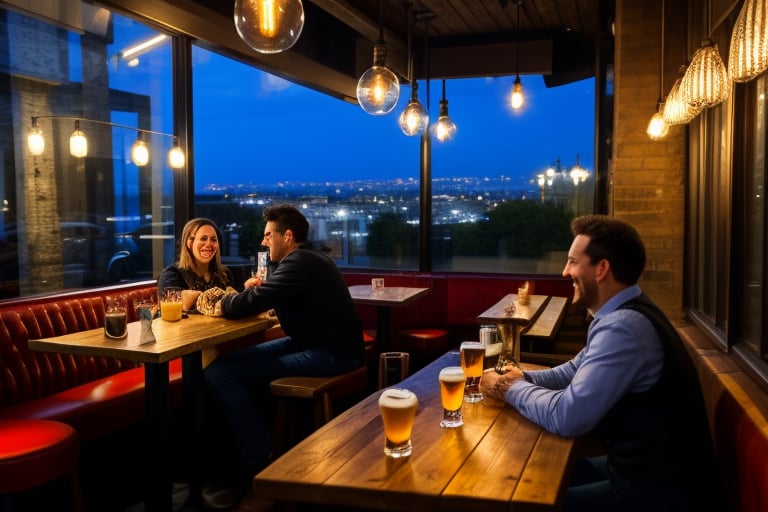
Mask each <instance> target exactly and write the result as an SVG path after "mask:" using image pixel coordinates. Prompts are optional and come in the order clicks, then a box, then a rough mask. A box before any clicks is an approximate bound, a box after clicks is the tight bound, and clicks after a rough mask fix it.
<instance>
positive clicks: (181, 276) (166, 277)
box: [157, 262, 234, 293]
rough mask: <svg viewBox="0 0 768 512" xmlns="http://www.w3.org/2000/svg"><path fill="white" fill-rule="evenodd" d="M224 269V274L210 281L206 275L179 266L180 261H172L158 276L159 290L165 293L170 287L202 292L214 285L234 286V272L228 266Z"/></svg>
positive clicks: (212, 277) (214, 276)
mask: <svg viewBox="0 0 768 512" xmlns="http://www.w3.org/2000/svg"><path fill="white" fill-rule="evenodd" d="M224 270H225V275H224V276H219V275H213V276H211V280H210V281H206V280H205V278H204V277H202V276H199V275H197V274H196V273H195V272H194V271H192V270H190V269H187V268H185V269H181V268H179V264H178V262H177V263H172V264H171V265H168V266H167V267H165V268H164V269H163V271H162V272H161V273H160V277H158V278H157V291H158V292H159V293H163V290H164V289H166V288H169V287H171V288H174V287H175V288H182V289H184V290H198V291H201V292H204V291H205V290H208V289H210V288H214V287H218V288H221V289H222V290H224V289H226V288H227V286H232V282H233V280H234V279H233V277H232V272H231V271H230V270H229V269H228V268H225V269H224Z"/></svg>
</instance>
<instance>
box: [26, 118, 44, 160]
mask: <svg viewBox="0 0 768 512" xmlns="http://www.w3.org/2000/svg"><path fill="white" fill-rule="evenodd" d="M27 147H29V152H30V153H31V154H32V155H34V156H40V155H42V154H43V151H45V138H44V137H43V129H42V128H40V125H39V124H38V122H37V119H36V118H35V119H33V120H32V129H31V130H30V131H29V135H27Z"/></svg>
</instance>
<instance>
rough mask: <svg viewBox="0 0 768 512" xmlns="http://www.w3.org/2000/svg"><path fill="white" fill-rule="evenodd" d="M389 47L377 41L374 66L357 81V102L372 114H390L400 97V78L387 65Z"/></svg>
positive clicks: (374, 49)
mask: <svg viewBox="0 0 768 512" xmlns="http://www.w3.org/2000/svg"><path fill="white" fill-rule="evenodd" d="M386 60H387V47H386V46H384V44H383V43H381V42H380V43H377V44H376V46H374V48H373V67H371V68H369V69H368V70H367V71H366V72H365V73H363V75H362V76H361V77H360V80H359V81H358V82H357V102H358V103H359V104H360V106H361V107H362V109H363V110H365V111H366V112H368V113H369V114H371V115H374V116H379V115H384V114H389V113H390V112H391V111H392V109H393V108H395V105H397V100H398V99H399V98H400V80H398V78H397V75H395V74H394V73H393V72H392V71H391V70H390V69H389V68H387V67H386V66H385V63H386Z"/></svg>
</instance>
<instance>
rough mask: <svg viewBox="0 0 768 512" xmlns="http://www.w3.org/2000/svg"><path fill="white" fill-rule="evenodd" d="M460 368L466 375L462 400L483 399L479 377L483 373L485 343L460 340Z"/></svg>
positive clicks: (476, 400) (474, 401)
mask: <svg viewBox="0 0 768 512" xmlns="http://www.w3.org/2000/svg"><path fill="white" fill-rule="evenodd" d="M460 349H461V368H462V369H463V370H464V374H465V375H466V376H467V382H466V384H465V385H464V401H465V402H469V403H476V402H479V401H481V400H482V399H483V394H482V393H481V392H480V377H482V375H483V360H484V358H485V345H483V344H482V343H480V342H479V341H462V342H461V347H460Z"/></svg>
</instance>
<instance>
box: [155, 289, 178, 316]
mask: <svg viewBox="0 0 768 512" xmlns="http://www.w3.org/2000/svg"><path fill="white" fill-rule="evenodd" d="M181 310H182V307H181V288H172V287H168V288H166V289H164V290H163V293H162V295H161V296H160V318H162V319H163V320H166V321H168V322H177V321H179V320H181Z"/></svg>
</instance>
